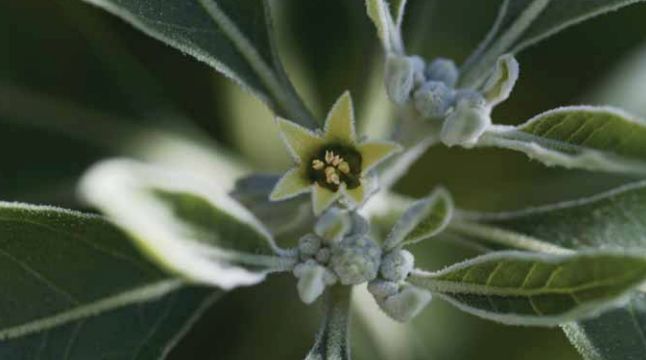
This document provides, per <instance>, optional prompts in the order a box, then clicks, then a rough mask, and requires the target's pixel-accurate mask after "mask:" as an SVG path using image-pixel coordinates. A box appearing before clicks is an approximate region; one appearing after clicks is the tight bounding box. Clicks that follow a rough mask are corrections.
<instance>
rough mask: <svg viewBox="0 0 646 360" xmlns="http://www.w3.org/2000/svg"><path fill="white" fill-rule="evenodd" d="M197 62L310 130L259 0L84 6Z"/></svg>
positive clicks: (151, 0)
mask: <svg viewBox="0 0 646 360" xmlns="http://www.w3.org/2000/svg"><path fill="white" fill-rule="evenodd" d="M84 1H86V2H88V3H91V4H94V5H96V6H99V7H101V8H103V9H105V10H107V11H109V12H111V13H113V14H115V15H116V16H119V17H120V18H122V19H124V20H125V21H127V22H128V23H130V24H131V25H133V26H135V27H136V28H138V29H139V30H141V31H143V32H145V33H146V34H148V35H150V36H152V37H154V38H155V39H157V40H160V41H162V42H164V43H166V44H168V45H170V46H172V47H174V48H176V49H178V50H180V51H182V52H185V53H187V54H189V55H191V56H194V57H195V58H197V59H198V60H200V61H203V62H205V63H207V64H209V65H211V66H212V67H214V68H215V69H216V70H218V71H219V72H221V73H223V74H224V75H226V76H227V77H229V78H231V79H233V80H234V81H236V82H237V83H238V84H240V85H241V86H243V87H244V88H245V89H247V90H250V91H251V92H253V93H254V94H255V95H256V96H258V97H260V98H261V99H262V100H263V101H265V102H266V103H267V104H268V105H269V106H270V107H271V108H272V109H274V111H276V112H278V113H280V114H282V115H284V116H286V117H289V118H292V119H293V120H295V121H301V122H303V123H305V124H307V125H314V123H313V121H312V120H311V118H310V116H309V114H308V112H307V110H306V109H305V108H304V106H303V104H302V103H301V102H300V100H299V98H298V96H297V95H296V92H295V91H294V89H293V87H292V85H291V83H290V82H289V80H288V79H287V76H286V75H285V73H284V70H283V67H282V65H281V63H280V61H279V60H278V57H277V55H276V53H275V51H274V44H273V39H272V29H271V14H270V11H269V6H268V4H267V2H266V1H265V0H249V1H237V0H161V1H159V0H84Z"/></svg>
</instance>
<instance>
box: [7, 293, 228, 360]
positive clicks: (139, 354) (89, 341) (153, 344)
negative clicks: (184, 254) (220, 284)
mask: <svg viewBox="0 0 646 360" xmlns="http://www.w3.org/2000/svg"><path fill="white" fill-rule="evenodd" d="M221 294H222V292H221V291H218V290H211V289H202V288H185V289H181V290H178V291H176V292H174V293H171V294H168V295H165V296H163V297H161V298H159V299H154V300H151V301H148V302H142V303H138V304H132V305H129V306H126V307H123V308H119V309H116V310H114V311H109V312H105V313H102V314H99V315H97V316H93V317H89V318H84V319H79V320H77V321H73V322H70V323H67V324H65V325H62V326H59V327H55V328H51V329H48V330H45V331H43V332H38V333H35V334H31V335H28V336H24V337H19V338H15V339H9V340H4V341H3V340H0V358H2V359H4V360H23V359H68V360H86V359H136V360H149V359H163V358H165V357H166V355H168V353H169V352H170V350H171V349H172V348H173V347H174V345H175V344H176V343H177V342H178V341H179V340H180V339H181V337H182V336H183V335H184V334H185V333H186V331H187V330H188V329H189V328H190V327H191V326H192V325H193V323H194V322H195V321H196V320H197V319H198V318H199V316H200V315H201V314H202V313H203V312H204V311H205V310H206V309H207V308H208V306H209V305H211V304H212V303H213V301H214V300H215V299H217V298H218V297H219V296H220V295H221Z"/></svg>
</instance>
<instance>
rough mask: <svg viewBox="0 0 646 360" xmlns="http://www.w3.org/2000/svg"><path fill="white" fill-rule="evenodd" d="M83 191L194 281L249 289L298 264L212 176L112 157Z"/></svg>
mask: <svg viewBox="0 0 646 360" xmlns="http://www.w3.org/2000/svg"><path fill="white" fill-rule="evenodd" d="M81 193H82V195H83V197H84V198H85V199H86V200H87V201H88V202H89V203H90V204H92V205H94V206H96V207H97V208H99V209H100V210H101V211H103V212H104V213H105V214H107V215H108V216H109V217H110V218H111V220H112V221H113V222H114V223H115V224H117V225H118V226H119V227H121V228H122V229H124V230H125V231H126V232H127V233H128V234H129V235H130V236H131V237H132V239H133V241H134V242H135V243H136V244H137V245H138V246H139V247H140V248H141V249H142V250H143V251H144V252H145V253H146V254H147V255H148V256H149V257H150V258H151V259H153V260H154V261H155V262H157V263H158V264H159V265H161V266H162V267H164V268H166V269H167V270H169V271H172V272H174V273H177V274H180V275H182V276H183V277H185V278H187V279H189V280H191V281H195V282H199V283H206V284H211V285H215V286H218V287H221V288H223V289H230V288H233V287H236V286H242V285H252V284H256V283H258V282H260V281H262V280H263V279H264V277H265V275H266V274H267V273H268V272H271V271H279V270H285V269H287V268H290V267H291V266H292V265H293V262H294V259H293V258H291V257H290V256H289V255H291V254H287V253H286V252H285V251H284V250H281V249H279V248H278V247H277V246H276V244H275V243H274V241H273V238H272V237H271V235H270V234H269V232H268V231H267V230H266V229H265V228H264V227H263V226H262V224H261V223H260V222H259V221H258V220H257V219H256V218H255V217H254V216H253V215H252V214H251V213H250V212H249V211H247V210H246V209H245V208H244V207H243V206H242V205H240V204H239V203H238V202H236V201H235V200H233V199H232V198H231V197H229V196H228V195H227V194H226V193H224V192H223V189H221V188H219V187H218V185H217V184H213V183H211V182H210V181H208V179H203V178H200V177H198V176H186V175H184V174H182V173H177V172H174V171H169V170H167V169H165V168H161V167H153V166H150V165H145V164H142V163H137V162H134V161H129V160H111V161H105V162H102V163H99V164H98V165H96V166H95V167H93V168H92V169H90V170H89V171H88V173H87V174H86V175H85V177H84V179H83V181H82V183H81Z"/></svg>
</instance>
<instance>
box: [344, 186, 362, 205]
mask: <svg viewBox="0 0 646 360" xmlns="http://www.w3.org/2000/svg"><path fill="white" fill-rule="evenodd" d="M344 193H345V195H346V196H347V197H348V199H349V200H350V201H352V203H353V204H354V205H355V206H359V205H361V204H363V202H364V201H365V200H366V197H367V196H368V188H367V187H366V186H365V181H364V180H361V185H359V187H356V188H354V189H345V190H344Z"/></svg>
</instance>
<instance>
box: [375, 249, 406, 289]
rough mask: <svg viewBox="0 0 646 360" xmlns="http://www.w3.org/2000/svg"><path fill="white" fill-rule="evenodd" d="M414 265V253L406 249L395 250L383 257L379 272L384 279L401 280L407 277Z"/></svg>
mask: <svg viewBox="0 0 646 360" xmlns="http://www.w3.org/2000/svg"><path fill="white" fill-rule="evenodd" d="M414 265H415V257H413V254H411V253H410V252H409V251H406V250H394V251H391V252H389V253H388V254H386V256H384V257H383V259H381V267H380V268H379V272H380V273H381V276H382V277H383V278H384V279H386V280H390V281H394V282H399V281H403V280H405V279H406V277H407V276H408V274H410V272H411V271H412V270H413V266H414Z"/></svg>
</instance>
